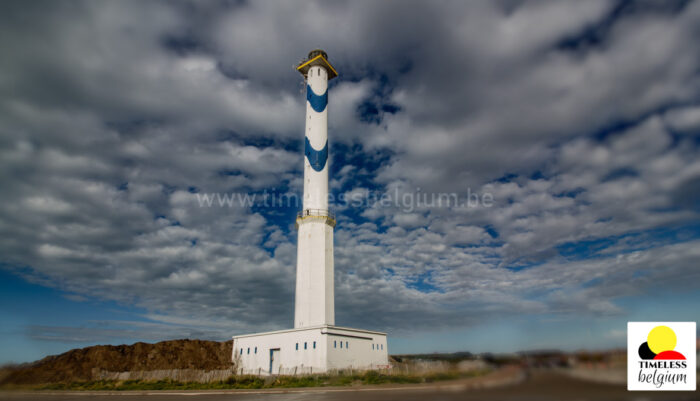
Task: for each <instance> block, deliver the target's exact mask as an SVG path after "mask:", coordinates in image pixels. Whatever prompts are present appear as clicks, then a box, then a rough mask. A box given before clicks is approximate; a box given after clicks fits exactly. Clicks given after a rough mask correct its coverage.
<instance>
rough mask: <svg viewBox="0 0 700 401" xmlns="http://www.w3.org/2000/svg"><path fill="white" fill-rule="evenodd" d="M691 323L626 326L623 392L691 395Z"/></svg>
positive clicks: (693, 373)
mask: <svg viewBox="0 0 700 401" xmlns="http://www.w3.org/2000/svg"><path fill="white" fill-rule="evenodd" d="M696 333H697V331H696V324H695V322H628V323H627V390H630V391H673V390H677V391H684V390H685V391H688V390H690V391H695V388H696V369H697V361H696V358H697V354H696V352H697V350H696V348H695V345H696V337H697V334H696Z"/></svg>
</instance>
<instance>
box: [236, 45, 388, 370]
mask: <svg viewBox="0 0 700 401" xmlns="http://www.w3.org/2000/svg"><path fill="white" fill-rule="evenodd" d="M297 70H298V71H299V72H300V73H301V74H302V75H303V76H304V79H305V80H306V100H307V102H306V127H305V132H304V156H305V157H304V198H303V209H302V211H301V212H300V213H299V214H298V215H297V219H296V227H297V231H298V243H297V274H296V293H295V294H296V298H295V308H294V328H293V329H290V330H280V331H272V332H267V333H256V334H246V335H239V336H234V337H233V355H232V357H233V361H234V362H235V363H236V366H237V368H238V369H239V372H240V373H245V374H259V375H270V374H275V375H276V374H308V373H321V372H328V371H334V370H345V369H358V370H359V369H377V368H384V367H387V366H388V349H387V343H386V334H385V333H380V332H376V331H369V330H361V329H351V328H347V327H338V326H335V298H334V281H333V280H334V276H333V273H334V266H333V229H334V228H335V224H336V221H335V216H334V215H333V213H331V212H330V211H329V209H328V163H327V161H328V107H327V106H328V80H330V79H333V78H335V77H336V76H338V73H337V72H336V71H335V69H334V68H333V66H332V65H331V64H330V63H329V62H328V56H327V55H326V53H325V52H324V51H323V50H314V51H312V52H310V53H309V57H308V59H307V60H305V61H303V62H302V63H301V64H300V65H299V66H298V67H297Z"/></svg>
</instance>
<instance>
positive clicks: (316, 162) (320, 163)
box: [304, 136, 328, 172]
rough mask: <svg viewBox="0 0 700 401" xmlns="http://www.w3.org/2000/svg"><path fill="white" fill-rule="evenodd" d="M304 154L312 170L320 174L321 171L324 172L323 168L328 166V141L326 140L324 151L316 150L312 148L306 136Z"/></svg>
mask: <svg viewBox="0 0 700 401" xmlns="http://www.w3.org/2000/svg"><path fill="white" fill-rule="evenodd" d="M304 154H305V155H306V158H307V159H309V164H311V168H313V169H314V170H316V171H318V172H320V171H321V170H323V167H325V166H326V160H328V140H326V144H325V145H323V149H321V150H316V149H314V148H313V146H311V142H309V138H308V137H306V136H305V137H304Z"/></svg>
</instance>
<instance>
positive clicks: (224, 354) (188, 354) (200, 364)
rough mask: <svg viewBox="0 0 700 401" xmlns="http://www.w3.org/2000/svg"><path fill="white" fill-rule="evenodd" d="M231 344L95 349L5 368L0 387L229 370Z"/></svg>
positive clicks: (181, 343)
mask: <svg viewBox="0 0 700 401" xmlns="http://www.w3.org/2000/svg"><path fill="white" fill-rule="evenodd" d="M231 346H232V344H231V341H226V342H217V341H201V340H171V341H162V342H159V343H156V344H147V343H136V344H132V345H96V346H94V347H87V348H81V349H74V350H70V351H68V352H66V353H63V354H60V355H52V356H47V357H46V358H44V359H42V360H39V361H36V362H33V363H30V364H24V365H20V366H17V367H14V368H8V369H6V370H5V372H2V373H3V374H0V378H1V379H0V384H42V383H59V382H77V381H88V380H91V379H92V372H93V369H97V370H106V371H111V372H125V371H139V370H159V369H202V370H216V369H228V368H230V367H231Z"/></svg>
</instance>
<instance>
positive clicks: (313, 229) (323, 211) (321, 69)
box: [294, 50, 338, 328]
mask: <svg viewBox="0 0 700 401" xmlns="http://www.w3.org/2000/svg"><path fill="white" fill-rule="evenodd" d="M326 57H327V56H326V53H325V52H324V51H322V50H314V51H312V52H311V53H309V59H308V60H307V61H306V62H304V63H302V64H301V65H300V66H299V67H297V69H298V70H299V71H300V72H301V73H302V74H303V75H304V76H305V77H306V100H307V102H306V120H305V121H306V127H305V129H304V156H305V157H304V201H303V210H302V211H301V212H300V213H299V215H298V216H297V224H296V226H297V228H298V234H299V236H298V243H297V286H296V302H295V308H294V327H295V328H301V327H308V326H317V325H334V324H335V309H334V294H333V228H334V227H335V219H334V218H333V215H332V214H331V213H330V212H329V210H328V80H330V79H333V78H335V77H336V76H337V75H338V74H337V73H336V72H335V70H334V69H333V67H332V66H331V65H330V63H328V61H327V60H326Z"/></svg>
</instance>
